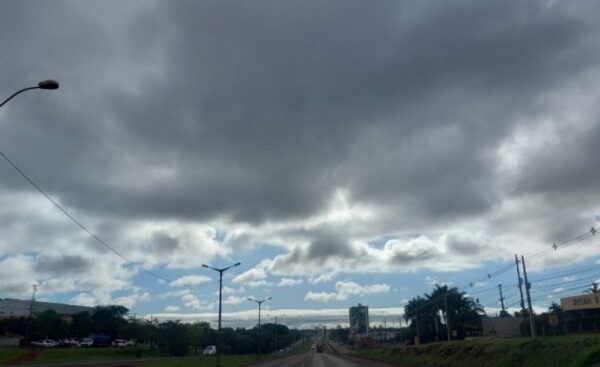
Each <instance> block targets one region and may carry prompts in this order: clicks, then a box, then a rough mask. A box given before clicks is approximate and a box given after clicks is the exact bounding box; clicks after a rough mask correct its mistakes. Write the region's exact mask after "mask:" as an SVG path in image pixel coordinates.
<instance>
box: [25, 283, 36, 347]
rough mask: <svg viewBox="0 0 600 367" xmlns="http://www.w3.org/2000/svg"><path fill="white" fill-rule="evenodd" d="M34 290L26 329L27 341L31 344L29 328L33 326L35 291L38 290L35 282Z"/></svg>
mask: <svg viewBox="0 0 600 367" xmlns="http://www.w3.org/2000/svg"><path fill="white" fill-rule="evenodd" d="M32 287H33V292H32V294H31V302H30V303H29V316H28V317H27V329H26V330H25V342H26V343H27V344H29V329H30V328H31V315H32V314H33V304H34V303H35V292H37V285H36V284H33V285H32Z"/></svg>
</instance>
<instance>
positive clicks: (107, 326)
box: [0, 305, 303, 356]
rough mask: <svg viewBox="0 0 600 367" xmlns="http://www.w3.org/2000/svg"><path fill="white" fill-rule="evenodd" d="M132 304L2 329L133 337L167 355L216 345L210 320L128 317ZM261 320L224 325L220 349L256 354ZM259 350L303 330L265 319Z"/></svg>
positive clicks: (5, 323)
mask: <svg viewBox="0 0 600 367" xmlns="http://www.w3.org/2000/svg"><path fill="white" fill-rule="evenodd" d="M128 313H129V310H128V309H127V308H126V307H123V306H119V305H110V306H97V307H96V308H95V309H94V311H93V312H80V313H77V314H75V315H73V316H71V317H64V316H63V315H59V314H58V313H56V311H54V310H47V311H44V312H41V313H39V314H37V315H35V317H31V318H29V317H13V318H6V319H0V334H2V335H22V336H25V340H24V342H25V343H27V341H33V340H42V339H53V340H61V339H71V338H73V339H82V338H86V337H89V336H92V335H106V336H109V337H110V338H111V339H112V340H114V339H126V340H129V339H133V340H135V341H136V342H138V343H143V344H146V345H149V346H151V347H153V348H160V349H163V350H165V351H166V352H167V353H168V354H169V355H173V356H183V355H188V354H194V353H201V352H202V349H203V348H204V347H206V346H207V345H217V331H216V330H214V329H212V328H211V327H210V324H209V323H208V322H195V323H183V322H181V321H166V322H159V321H158V320H156V319H153V320H146V319H141V318H136V317H131V316H130V317H127V315H128ZM258 335H259V333H258V326H255V327H253V328H251V329H245V328H235V329H233V328H222V329H221V353H223V354H253V353H257V351H258V344H259V338H258ZM260 336H261V338H260V343H261V345H260V347H261V348H260V350H261V351H262V352H263V353H270V352H274V351H276V350H279V349H285V348H286V347H288V346H290V345H291V344H292V343H293V342H294V341H296V340H299V339H302V338H303V335H302V332H300V331H298V330H295V329H294V330H292V329H289V328H288V327H287V326H285V325H281V324H271V323H267V324H262V325H261V329H260Z"/></svg>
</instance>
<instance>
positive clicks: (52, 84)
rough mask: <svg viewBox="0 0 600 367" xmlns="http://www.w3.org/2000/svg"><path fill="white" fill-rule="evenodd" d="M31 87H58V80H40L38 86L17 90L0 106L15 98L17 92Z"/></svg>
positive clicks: (0, 104) (0, 105)
mask: <svg viewBox="0 0 600 367" xmlns="http://www.w3.org/2000/svg"><path fill="white" fill-rule="evenodd" d="M31 89H58V82H56V81H55V80H44V81H41V82H39V83H38V85H37V87H29V88H23V89H21V90H19V91H16V92H15V93H13V95H12V96H10V97H8V98H7V99H5V100H4V102H2V103H0V107H2V106H4V105H5V104H6V102H8V101H10V100H11V99H13V97H14V96H16V95H17V94H20V93H23V92H25V91H26V90H31Z"/></svg>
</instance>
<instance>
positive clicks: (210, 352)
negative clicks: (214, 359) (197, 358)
mask: <svg viewBox="0 0 600 367" xmlns="http://www.w3.org/2000/svg"><path fill="white" fill-rule="evenodd" d="M215 354H217V347H215V346H214V345H207V346H206V348H204V350H203V351H202V355H205V356H214V355H215Z"/></svg>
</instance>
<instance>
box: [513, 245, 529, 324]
mask: <svg viewBox="0 0 600 367" xmlns="http://www.w3.org/2000/svg"><path fill="white" fill-rule="evenodd" d="M515 263H516V264H517V277H518V278H519V279H518V280H519V294H520V295H521V313H522V314H523V321H527V319H526V318H525V312H524V311H525V301H524V299H523V278H521V270H519V258H518V257H517V254H515Z"/></svg>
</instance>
